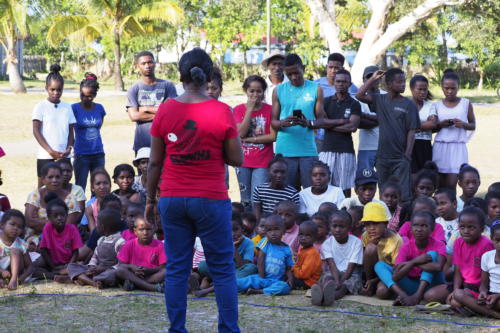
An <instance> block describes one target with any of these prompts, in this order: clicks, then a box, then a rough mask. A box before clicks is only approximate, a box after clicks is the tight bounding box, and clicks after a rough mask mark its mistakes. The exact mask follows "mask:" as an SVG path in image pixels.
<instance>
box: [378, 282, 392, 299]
mask: <svg viewBox="0 0 500 333" xmlns="http://www.w3.org/2000/svg"><path fill="white" fill-rule="evenodd" d="M375 295H377V297H378V298H380V299H391V298H393V296H394V295H393V293H392V292H391V290H390V289H389V288H387V287H386V285H385V284H384V283H383V282H379V283H378V284H377V291H376V292H375Z"/></svg>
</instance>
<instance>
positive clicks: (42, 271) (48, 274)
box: [33, 256, 56, 280]
mask: <svg viewBox="0 0 500 333" xmlns="http://www.w3.org/2000/svg"><path fill="white" fill-rule="evenodd" d="M55 275H56V273H55V272H53V271H51V270H49V267H48V266H47V263H46V262H45V260H44V259H43V256H40V257H38V259H37V260H35V262H34V263H33V277H35V278H37V279H41V280H43V279H47V280H52V279H54V276H55Z"/></svg>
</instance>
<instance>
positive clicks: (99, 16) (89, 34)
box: [0, 0, 183, 90]
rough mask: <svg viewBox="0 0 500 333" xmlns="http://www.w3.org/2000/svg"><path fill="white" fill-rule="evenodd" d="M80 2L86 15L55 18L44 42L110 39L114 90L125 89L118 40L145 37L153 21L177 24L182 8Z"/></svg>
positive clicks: (108, 0)
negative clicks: (128, 37)
mask: <svg viewBox="0 0 500 333" xmlns="http://www.w3.org/2000/svg"><path fill="white" fill-rule="evenodd" d="M0 1H1V0H0ZM82 3H83V5H84V7H83V8H84V10H85V15H65V16H58V17H55V18H54V23H53V24H52V26H51V27H50V28H49V31H48V33H47V41H48V42H49V44H51V45H57V44H59V43H60V42H61V41H62V40H64V39H65V38H69V40H70V43H74V42H76V41H80V42H82V41H83V42H87V43H91V42H93V41H95V40H96V39H97V38H99V37H104V36H109V37H110V38H111V39H112V40H113V54H114V60H115V61H114V73H113V75H114V79H115V88H116V89H117V90H124V85H123V79H122V73H121V65H120V59H121V53H120V39H121V37H122V36H123V35H125V36H136V35H146V33H147V32H148V31H150V29H149V27H150V26H151V24H152V23H154V22H166V23H170V24H177V23H178V22H180V20H181V19H182V18H183V12H182V9H181V8H180V7H179V6H178V5H177V4H176V3H175V2H174V1H173V0H82Z"/></svg>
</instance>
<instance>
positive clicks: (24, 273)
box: [0, 209, 33, 290]
mask: <svg viewBox="0 0 500 333" xmlns="http://www.w3.org/2000/svg"><path fill="white" fill-rule="evenodd" d="M25 227H26V220H25V218H24V215H23V213H21V212H20V211H18V210H17V209H9V210H6V211H5V213H4V214H3V216H2V218H1V220H0V228H1V229H2V230H1V233H0V288H4V287H7V289H9V290H15V289H17V287H18V285H20V284H22V283H23V282H24V281H26V279H28V278H29V277H30V275H31V273H32V272H33V264H32V262H31V258H30V255H29V253H28V243H27V242H25V241H24V240H23V239H21V238H20V237H21V235H22V234H23V233H24V228H25Z"/></svg>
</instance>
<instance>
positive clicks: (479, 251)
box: [448, 207, 494, 314]
mask: <svg viewBox="0 0 500 333" xmlns="http://www.w3.org/2000/svg"><path fill="white" fill-rule="evenodd" d="M485 219H486V218H485V216H484V214H483V212H481V211H480V210H479V209H478V208H475V207H466V208H464V210H463V211H462V212H461V213H460V218H459V222H458V229H459V230H460V236H461V237H459V238H457V240H456V241H455V243H454V244H453V256H452V262H453V265H454V266H455V272H454V276H453V293H452V294H451V295H450V297H449V298H448V303H449V304H451V305H452V306H453V309H454V310H455V311H456V312H458V313H464V314H465V313H466V310H464V309H463V308H462V305H464V304H462V303H461V302H460V300H463V299H464V298H465V295H466V294H468V295H470V296H471V297H473V298H474V299H477V297H478V296H479V291H480V290H479V289H480V285H481V275H482V273H481V267H480V265H478V264H479V263H480V262H481V257H482V256H483V254H484V253H486V252H488V251H491V250H493V249H494V247H493V244H492V243H491V241H490V240H489V239H488V238H487V237H486V236H484V235H482V234H481V233H482V232H483V229H484V225H485ZM457 295H458V299H459V300H457Z"/></svg>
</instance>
